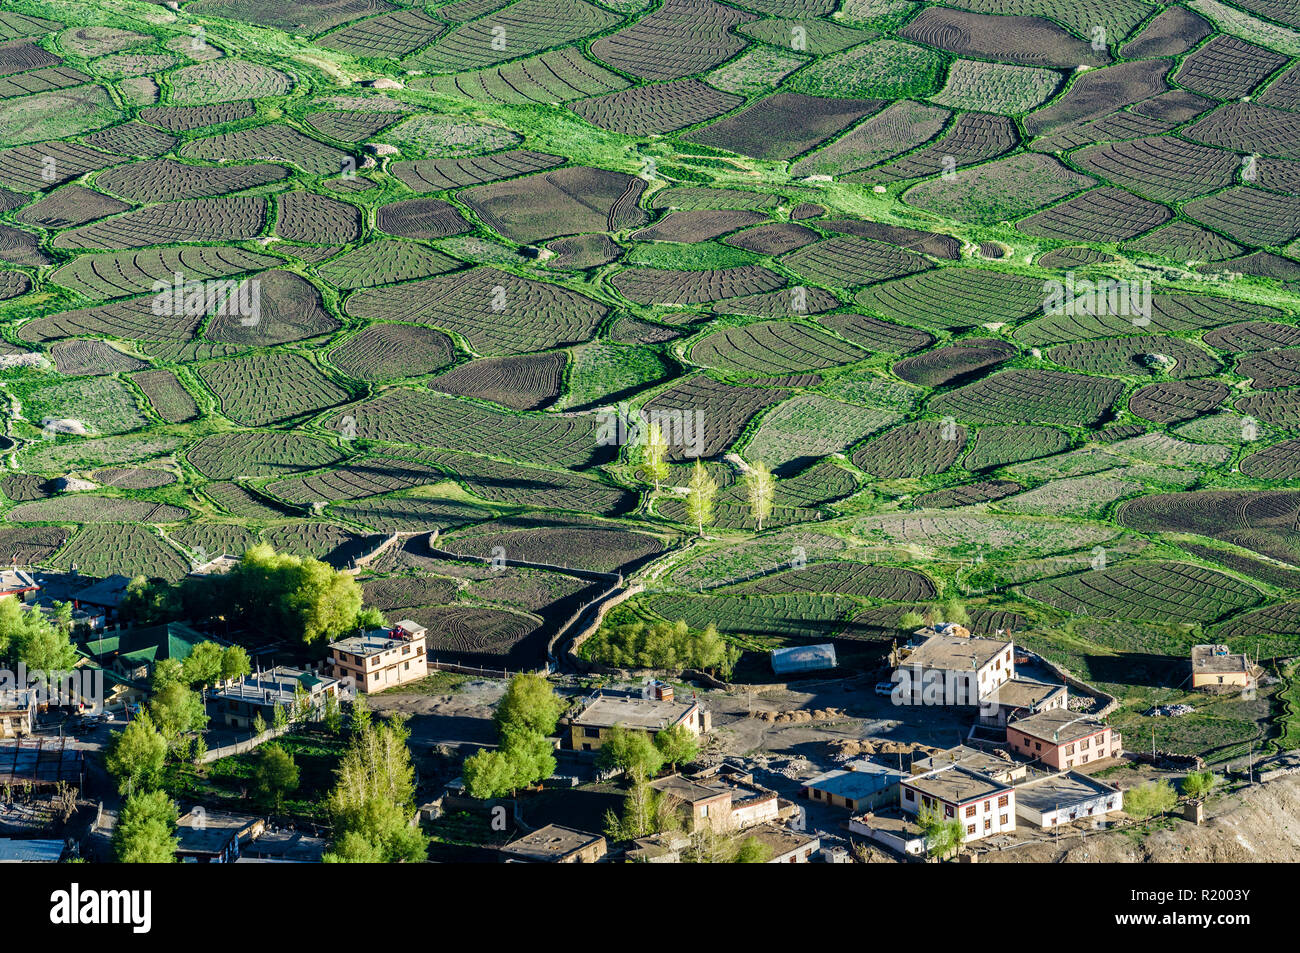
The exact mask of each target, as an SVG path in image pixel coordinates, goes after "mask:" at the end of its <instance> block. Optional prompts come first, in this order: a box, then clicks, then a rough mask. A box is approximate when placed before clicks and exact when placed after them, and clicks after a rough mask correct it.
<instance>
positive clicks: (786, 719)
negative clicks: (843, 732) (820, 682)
mask: <svg viewBox="0 0 1300 953" xmlns="http://www.w3.org/2000/svg"><path fill="white" fill-rule="evenodd" d="M749 717H751V718H757V719H758V720H759V721H769V722H771V723H772V724H774V725H788V724H808V723H810V722H814V721H837V720H839V719H841V718H847V717H848V715H846V714H845V713H844V709H842V708H817V709H809V708H796V709H794V710H793V711H755V712H750V716H749Z"/></svg>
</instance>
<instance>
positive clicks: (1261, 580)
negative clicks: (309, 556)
mask: <svg viewBox="0 0 1300 953" xmlns="http://www.w3.org/2000/svg"><path fill="white" fill-rule="evenodd" d="M122 7H123V5H121V4H108V3H106V2H105V0H92V2H90V3H83V4H74V3H64V2H62V0H55V2H52V3H50V4H45V5H40V6H38V5H37V4H36V3H35V2H33V0H0V400H3V402H4V404H5V407H6V414H5V418H4V429H3V433H2V434H0V453H3V454H4V457H5V460H6V463H7V465H8V470H7V471H6V474H5V478H4V480H2V481H0V553H5V552H9V553H11V554H12V556H13V558H15V559H17V560H18V561H19V562H20V563H30V564H32V565H34V566H36V567H37V568H68V567H71V566H72V565H73V564H74V563H75V564H76V565H77V567H78V569H79V571H81V572H83V573H88V574H98V573H104V574H106V573H111V572H118V571H121V572H130V573H134V572H145V573H148V574H150V575H160V576H165V577H168V578H178V577H179V576H180V575H183V574H184V572H185V571H187V569H188V567H189V564H190V558H191V555H192V554H193V553H194V552H197V551H199V550H202V551H205V552H209V553H213V552H216V551H218V550H222V551H225V550H239V549H241V548H243V547H246V546H247V545H249V543H250V542H252V541H253V540H262V539H265V540H267V541H270V542H272V543H273V544H275V545H277V546H281V547H284V548H288V549H293V550H296V551H300V552H309V553H314V554H317V555H321V556H323V557H327V558H329V559H330V560H331V561H333V562H335V563H336V564H338V565H345V564H346V563H347V562H348V560H350V559H352V558H354V557H355V555H356V554H357V553H359V552H360V551H361V550H362V549H364V548H365V546H366V545H367V541H369V540H372V539H373V538H374V537H375V536H376V534H387V533H403V534H411V535H410V536H409V537H406V538H404V539H403V540H402V541H401V545H399V546H394V548H393V550H392V551H391V553H389V554H387V555H385V557H384V559H383V560H381V561H380V563H379V567H378V569H377V575H376V580H375V581H374V582H373V583H372V582H370V581H368V582H367V586H368V587H369V588H368V590H367V591H368V592H369V593H373V594H374V595H375V598H381V599H382V602H383V604H384V606H385V607H386V608H387V609H390V610H391V611H392V612H402V613H405V614H408V615H410V617H412V618H416V619H417V620H420V621H424V622H426V623H428V624H431V625H435V626H437V627H438V629H439V633H440V634H439V636H438V643H437V646H436V653H435V654H437V653H445V654H446V656H447V657H448V658H457V659H477V660H480V661H483V662H484V663H485V664H501V663H502V660H509V663H510V664H512V665H516V666H518V667H527V666H536V665H537V664H539V663H540V661H541V659H542V658H543V656H544V651H545V643H546V641H547V638H548V637H549V635H548V633H550V632H551V631H553V628H548V627H552V626H553V625H554V624H556V620H557V619H559V618H560V617H561V616H563V615H564V613H565V612H566V610H567V611H571V608H572V605H573V602H572V600H573V599H576V598H578V594H579V593H580V592H581V591H582V589H583V586H582V585H579V584H578V582H577V581H575V580H574V579H573V578H572V577H570V576H565V575H564V573H562V572H558V571H554V572H551V575H546V573H547V572H549V571H543V570H538V572H539V573H542V574H543V575H541V576H538V577H529V576H527V574H526V573H521V574H518V575H514V576H511V578H510V580H509V581H508V582H506V581H501V582H500V583H499V584H498V583H494V582H493V577H492V576H491V575H481V576H473V575H472V573H473V572H474V571H477V569H478V567H477V564H476V565H475V566H470V565H469V564H459V563H456V564H455V568H449V566H448V561H446V560H443V559H440V558H439V557H437V556H436V555H433V554H432V551H431V550H430V549H429V537H430V534H436V542H437V545H439V546H441V547H444V548H446V549H448V550H450V551H452V552H456V553H459V554H461V555H464V556H471V557H483V558H492V557H493V556H494V555H498V554H499V553H500V552H504V553H505V554H506V556H507V557H508V558H510V559H520V560H527V561H533V562H540V563H548V564H551V565H553V566H556V567H559V568H560V569H563V568H564V567H573V568H585V569H595V570H600V571H607V572H609V571H627V572H629V573H633V574H634V573H636V572H637V568H638V567H639V566H641V565H643V564H644V563H645V562H647V561H651V560H656V559H662V560H664V561H665V564H666V568H665V570H664V571H663V573H662V574H656V576H655V577H654V580H655V581H654V587H655V588H654V589H653V591H647V592H645V593H642V594H641V595H639V596H637V597H636V598H635V599H634V600H633V601H632V603H631V604H630V605H629V607H628V608H629V611H632V612H635V613H638V614H640V615H642V616H645V617H652V616H655V615H659V616H662V617H664V618H666V619H670V620H673V621H675V620H676V619H678V618H682V619H685V620H687V621H688V622H689V623H691V624H692V625H696V624H698V625H705V624H708V623H709V622H716V623H717V624H718V625H719V627H720V628H721V629H722V630H723V631H724V632H726V633H727V635H728V637H730V638H734V639H736V640H737V641H744V640H747V639H754V638H764V637H766V638H770V639H772V640H789V641H794V640H800V639H807V638H810V637H815V638H832V637H833V638H836V639H840V640H844V642H850V641H853V640H860V641H867V642H878V643H887V642H888V641H890V640H892V639H893V638H894V637H895V636H896V635H897V632H896V631H895V628H896V623H897V620H898V617H900V616H901V614H902V613H903V612H904V611H906V610H907V609H910V608H914V607H918V606H919V607H921V608H924V606H925V605H926V604H929V603H933V602H936V601H941V600H953V599H955V600H968V601H970V602H971V603H972V604H971V610H970V611H971V616H972V622H973V624H974V625H975V626H976V628H977V629H978V630H979V631H988V630H990V629H992V630H996V629H997V628H1016V629H1028V630H1031V631H1033V632H1034V633H1035V638H1036V639H1041V643H1040V644H1041V645H1043V646H1047V647H1048V649H1049V650H1050V649H1052V648H1053V647H1055V648H1059V649H1060V656H1061V658H1062V659H1071V658H1074V655H1072V653H1076V652H1077V651H1078V649H1077V642H1076V641H1072V640H1074V639H1075V635H1074V630H1073V629H1072V628H1071V627H1072V626H1074V625H1076V624H1077V623H1078V621H1079V620H1080V619H1082V618H1084V617H1087V618H1089V619H1094V620H1126V621H1123V623H1122V626H1121V624H1120V622H1118V621H1116V622H1113V623H1112V622H1106V623H1105V624H1106V625H1113V626H1114V629H1113V632H1114V633H1115V634H1114V638H1115V639H1116V640H1120V641H1122V640H1123V639H1124V638H1127V637H1128V636H1125V635H1124V634H1123V633H1128V632H1131V631H1132V632H1136V631H1138V630H1141V629H1142V628H1143V627H1144V626H1145V627H1149V626H1153V625H1155V626H1164V625H1172V624H1180V623H1199V624H1200V625H1202V626H1203V627H1205V628H1206V631H1207V632H1216V633H1222V638H1223V639H1224V640H1226V641H1229V642H1231V643H1232V644H1233V645H1234V646H1241V647H1244V648H1252V649H1253V648H1258V649H1259V650H1260V651H1261V652H1263V653H1264V654H1265V655H1269V654H1278V655H1281V654H1283V653H1286V652H1289V653H1290V654H1292V655H1294V654H1295V652H1296V651H1300V640H1297V639H1296V638H1295V635H1294V623H1295V618H1296V610H1295V606H1296V605H1300V589H1298V588H1297V584H1298V583H1300V535H1298V534H1297V529H1296V527H1297V514H1298V513H1300V502H1298V500H1300V495H1298V494H1297V493H1296V492H1295V491H1294V490H1292V489H1291V487H1292V485H1294V483H1295V482H1296V481H1297V480H1300V427H1298V426H1297V424H1296V421H1297V419H1300V320H1298V316H1300V198H1297V195H1300V173H1298V172H1297V169H1298V168H1300V166H1298V165H1297V163H1300V118H1298V116H1297V113H1298V111H1300V63H1297V62H1296V56H1297V55H1300V46H1296V45H1294V44H1293V43H1291V41H1290V40H1288V39H1287V37H1288V36H1290V33H1288V32H1287V31H1288V30H1290V31H1294V29H1295V28H1297V27H1300V19H1297V16H1296V14H1295V10H1294V9H1293V7H1294V4H1281V3H1271V2H1270V3H1264V2H1262V0H1260V2H1256V0H1251V2H1248V3H1238V4H1236V5H1235V6H1232V7H1228V6H1226V5H1223V4H1214V3H1203V2H1201V0H1197V2H1195V3H1191V4H1165V5H1155V4H1149V3H1146V2H1144V0H1073V2H1069V3H1066V2H1063V0H953V2H948V3H944V4H940V3H929V2H923V3H895V2H875V0H870V2H867V0H853V2H844V3H835V2H832V0H743V2H738V3H721V2H717V0H663V2H658V3H653V4H651V3H642V2H639V0H618V2H605V0H597V2H587V0H575V2H574V3H571V4H567V5H564V6H563V8H561V7H559V6H557V5H556V4H554V3H550V2H547V0H512V2H506V0H457V2H453V3H443V4H427V5H420V4H416V5H409V4H394V3H389V2H387V0H322V2H319V3H307V4H304V3H290V2H287V0H272V2H270V3H264V4H260V5H259V4H252V3H248V2H246V0H183V2H182V3H181V5H180V9H179V10H167V11H161V8H154V7H149V6H146V5H144V4H130V5H127V6H126V7H124V8H122ZM110 8H112V9H111V10H110ZM119 8H121V9H119ZM1239 8H1240V9H1239ZM1211 11H1214V12H1211ZM1225 11H1226V12H1225ZM1246 11H1249V13H1247V12H1246ZM191 20H194V22H196V23H202V24H203V27H204V30H205V31H206V34H205V36H206V40H205V41H204V42H203V43H199V44H194V43H192V42H191V41H192V40H193V39H194V37H193V36H192V33H191V26H193V23H191ZM91 21H94V22H91ZM1284 25H1285V29H1284ZM1098 31H1100V32H1098ZM1292 39H1294V38H1292ZM1084 67H1086V68H1084ZM651 422H653V423H655V424H656V425H657V426H658V428H659V431H660V433H661V435H662V436H663V437H664V439H665V441H666V442H667V447H666V454H665V456H666V459H667V463H668V476H667V477H664V476H663V475H662V474H659V475H658V478H656V477H655V476H652V475H651V473H652V471H653V468H652V467H649V466H647V461H646V457H645V453H644V444H645V438H646V436H647V434H648V433H649V427H648V424H649V423H651ZM696 460H699V461H701V462H702V464H703V465H704V466H705V468H706V472H707V474H708V475H709V476H710V478H711V479H713V480H714V482H715V483H716V485H717V491H716V497H715V499H714V506H713V512H712V513H711V514H710V515H709V517H708V518H707V519H706V520H705V521H704V526H703V527H702V529H703V533H702V535H703V538H702V539H695V538H694V537H696V536H699V535H701V534H700V529H701V527H700V526H699V525H698V522H696V523H695V524H694V525H693V524H692V520H691V518H690V516H689V515H688V511H689V509H690V507H689V506H688V498H687V493H688V489H687V486H688V482H689V479H690V474H691V472H692V467H691V466H690V464H693V463H694V462H695V461H696ZM759 462H762V463H764V464H766V465H767V466H768V467H770V468H772V470H773V472H774V476H775V483H774V490H773V499H772V506H771V509H770V512H767V513H766V514H764V522H763V528H762V530H761V531H760V530H759V520H758V519H757V518H756V516H755V512H754V510H753V508H752V505H751V501H750V499H749V496H748V490H747V483H746V480H745V474H746V471H747V470H750V469H751V468H752V467H753V466H754V465H755V464H757V463H759ZM83 481H84V482H83ZM86 484H89V487H87V486H86ZM4 543H8V544H9V549H8V550H5V549H4V548H2V547H3V544H4ZM1089 566H1093V567H1094V568H1086V567H1089ZM482 572H483V573H490V572H492V570H490V569H483V570H482ZM552 576H554V578H551V577H552ZM502 578H503V579H504V577H502ZM402 580H406V581H402ZM543 580H549V581H546V582H545V584H543ZM990 580H992V581H993V583H992V585H985V583H986V582H989V581H990ZM480 594H483V595H480ZM390 614H391V613H390ZM1098 624H1101V623H1100V621H1099V623H1098ZM1108 631H1109V630H1108ZM1133 638H1134V639H1136V638H1137V636H1133ZM746 644H750V643H746ZM772 644H778V643H777V642H775V641H774V642H773V643H772ZM779 644H787V642H780V643H779ZM839 644H843V643H839ZM1171 644H1172V643H1171ZM1128 648H1129V649H1131V650H1136V648H1137V647H1136V646H1129V647H1128ZM1124 649H1125V646H1123V645H1121V646H1119V650H1124ZM1141 650H1142V651H1147V648H1142V649H1141ZM1048 654H1050V651H1048Z"/></svg>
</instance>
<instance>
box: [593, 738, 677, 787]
mask: <svg viewBox="0 0 1300 953" xmlns="http://www.w3.org/2000/svg"><path fill="white" fill-rule="evenodd" d="M596 765H597V767H599V768H601V770H604V771H611V770H616V769H619V770H623V771H626V772H627V773H628V775H630V776H631V777H633V778H636V777H643V778H652V777H654V776H655V775H656V774H658V773H659V770H660V769H661V768H662V767H663V766H664V756H663V753H662V752H661V751H660V750H659V749H658V748H656V747H655V744H654V742H653V741H651V740H650V737H649V736H648V735H646V734H645V732H642V731H629V730H628V729H627V728H624V727H623V726H622V725H615V726H614V727H613V728H611V729H610V730H609V731H607V732H606V733H605V737H604V738H603V739H601V742H600V750H599V751H597V752H596Z"/></svg>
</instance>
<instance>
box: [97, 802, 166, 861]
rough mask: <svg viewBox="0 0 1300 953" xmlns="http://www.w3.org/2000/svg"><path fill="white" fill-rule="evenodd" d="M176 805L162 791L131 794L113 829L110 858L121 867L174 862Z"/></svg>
mask: <svg viewBox="0 0 1300 953" xmlns="http://www.w3.org/2000/svg"><path fill="white" fill-rule="evenodd" d="M179 843H180V841H179V840H177V838H176V805H175V804H174V803H173V802H172V799H171V798H169V797H168V796H167V794H166V793H165V792H163V791H142V792H138V793H136V794H132V795H131V796H130V797H128V798H127V799H126V802H125V803H124V804H123V805H122V810H121V811H120V812H119V813H118V815H117V824H116V825H114V827H113V837H112V845H113V855H114V856H115V857H116V858H117V861H118V863H121V864H171V863H175V862H176V847H177V845H178V844H179Z"/></svg>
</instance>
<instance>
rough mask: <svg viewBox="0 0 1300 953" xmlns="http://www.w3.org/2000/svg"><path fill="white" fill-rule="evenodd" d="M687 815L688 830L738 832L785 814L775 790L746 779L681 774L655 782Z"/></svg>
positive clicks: (653, 785) (657, 789)
mask: <svg viewBox="0 0 1300 953" xmlns="http://www.w3.org/2000/svg"><path fill="white" fill-rule="evenodd" d="M650 786H651V787H652V788H654V789H655V790H656V791H658V792H660V793H661V794H663V795H665V796H666V797H667V798H668V799H669V800H670V801H671V802H672V803H673V804H674V805H675V806H676V807H677V808H678V809H679V810H680V811H681V813H682V814H683V815H684V817H685V819H686V824H687V830H690V831H696V830H700V829H701V828H704V827H708V828H711V829H712V830H714V831H718V832H720V833H721V832H725V831H738V830H744V829H745V828H747V827H753V826H754V825H755V824H762V823H764V822H766V821H772V820H775V819H776V818H777V817H778V816H779V815H780V813H781V805H780V799H779V798H778V797H777V795H776V792H775V791H769V790H768V789H766V788H763V787H759V786H758V785H756V784H754V783H753V782H752V780H746V779H744V778H728V779H723V778H721V777H713V778H699V779H696V778H686V777H683V776H682V775H680V774H671V775H668V776H667V777H663V778H658V779H657V780H654V781H651V782H650Z"/></svg>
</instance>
